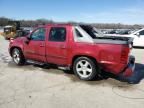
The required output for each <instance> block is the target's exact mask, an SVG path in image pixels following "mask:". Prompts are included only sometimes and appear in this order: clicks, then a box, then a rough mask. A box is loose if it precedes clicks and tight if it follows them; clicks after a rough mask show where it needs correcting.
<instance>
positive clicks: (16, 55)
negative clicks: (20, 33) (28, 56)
mask: <svg viewBox="0 0 144 108" xmlns="http://www.w3.org/2000/svg"><path fill="white" fill-rule="evenodd" d="M12 59H13V61H14V63H15V64H17V65H24V64H25V58H24V55H23V53H22V51H21V50H20V49H18V48H14V49H13V50H12Z"/></svg>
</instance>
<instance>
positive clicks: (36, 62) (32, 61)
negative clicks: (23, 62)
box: [27, 60, 70, 70]
mask: <svg viewBox="0 0 144 108" xmlns="http://www.w3.org/2000/svg"><path fill="white" fill-rule="evenodd" d="M27 62H28V63H30V64H36V65H41V66H43V65H48V66H50V65H52V64H46V63H44V62H39V61H35V60H27ZM57 68H58V69H60V70H70V67H68V66H57Z"/></svg>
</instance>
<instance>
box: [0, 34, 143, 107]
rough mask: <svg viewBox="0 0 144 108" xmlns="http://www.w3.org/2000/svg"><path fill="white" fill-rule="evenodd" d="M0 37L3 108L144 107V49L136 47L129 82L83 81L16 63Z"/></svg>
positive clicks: (0, 74) (110, 80)
mask: <svg viewBox="0 0 144 108" xmlns="http://www.w3.org/2000/svg"><path fill="white" fill-rule="evenodd" d="M7 49H8V42H7V41H5V40H4V39H3V38H2V36H0V108H106V107H107V108H115V107H116V108H144V81H143V80H142V78H143V77H144V68H143V67H144V65H143V64H144V49H133V51H132V54H133V55H135V57H136V63H137V64H136V77H135V79H136V80H138V81H140V80H141V82H140V83H139V84H137V85H129V84H127V83H125V82H120V81H118V80H116V79H112V78H109V79H107V80H100V81H81V80H79V79H78V78H77V77H75V76H74V75H73V74H67V73H64V72H63V71H61V70H58V69H52V68H49V69H45V68H42V67H40V66H35V65H25V66H20V67H19V66H16V65H15V64H14V63H13V62H12V60H11V58H10V57H9V54H8V51H7Z"/></svg>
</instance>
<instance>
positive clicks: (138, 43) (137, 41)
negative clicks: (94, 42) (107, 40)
mask: <svg viewBox="0 0 144 108" xmlns="http://www.w3.org/2000/svg"><path fill="white" fill-rule="evenodd" d="M105 36H109V37H111V36H112V37H114V36H116V37H131V38H133V46H134V47H144V28H143V29H140V30H137V31H134V32H133V33H131V34H124V35H123V34H105Z"/></svg>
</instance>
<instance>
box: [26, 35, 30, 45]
mask: <svg viewBox="0 0 144 108" xmlns="http://www.w3.org/2000/svg"><path fill="white" fill-rule="evenodd" d="M29 42H30V35H28V36H26V40H25V43H26V44H29Z"/></svg>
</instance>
